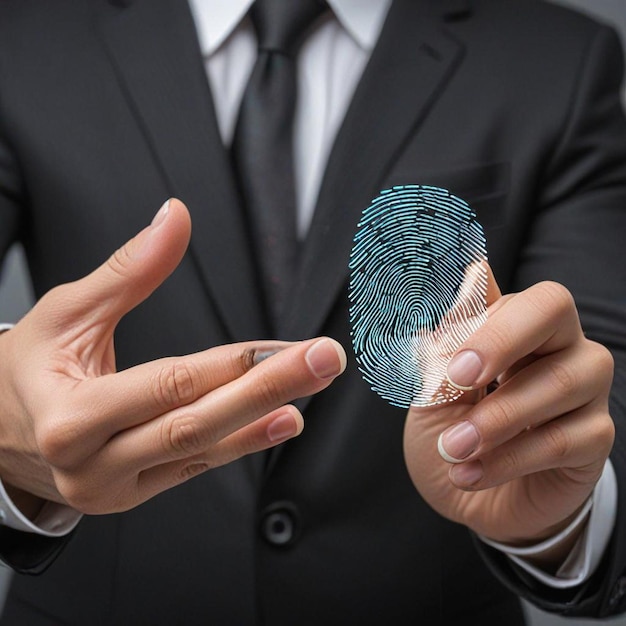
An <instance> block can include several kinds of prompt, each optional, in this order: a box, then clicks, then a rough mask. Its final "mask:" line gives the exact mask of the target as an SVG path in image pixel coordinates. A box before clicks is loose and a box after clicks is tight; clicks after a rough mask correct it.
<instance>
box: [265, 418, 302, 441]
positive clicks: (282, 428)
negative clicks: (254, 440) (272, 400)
mask: <svg viewBox="0 0 626 626" xmlns="http://www.w3.org/2000/svg"><path fill="white" fill-rule="evenodd" d="M297 432H298V428H297V426H296V421H295V420H294V419H293V415H291V414H290V413H283V414H282V415H279V416H278V417H277V418H276V419H275V420H274V421H273V422H272V423H271V424H270V425H269V426H268V427H267V438H268V439H269V440H270V441H271V442H276V441H280V440H281V439H290V438H291V437H293V436H294V435H295V434H296V433H297Z"/></svg>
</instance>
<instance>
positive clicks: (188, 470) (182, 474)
mask: <svg viewBox="0 0 626 626" xmlns="http://www.w3.org/2000/svg"><path fill="white" fill-rule="evenodd" d="M209 469H211V466H210V465H209V463H206V462H204V461H203V462H195V463H190V464H188V465H184V466H183V467H182V468H181V469H180V470H179V471H178V472H177V473H176V476H175V477H174V481H175V482H176V483H184V482H186V481H187V480H189V479H190V478H193V477H194V476H198V475H199V474H202V473H204V472H206V471H208V470H209Z"/></svg>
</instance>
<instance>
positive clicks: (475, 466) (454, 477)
mask: <svg viewBox="0 0 626 626" xmlns="http://www.w3.org/2000/svg"><path fill="white" fill-rule="evenodd" d="M482 477H483V464H482V463H481V462H480V461H471V462H470V463H463V465H455V466H454V467H452V468H450V480H451V481H452V482H453V483H454V484H455V485H456V486H457V487H471V486H472V485H475V484H476V483H477V482H478V481H479V480H480V479H481V478H482Z"/></svg>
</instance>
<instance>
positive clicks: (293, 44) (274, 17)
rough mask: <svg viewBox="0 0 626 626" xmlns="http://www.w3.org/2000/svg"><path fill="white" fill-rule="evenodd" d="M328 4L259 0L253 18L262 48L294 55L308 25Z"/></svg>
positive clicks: (314, 0) (321, 0) (318, 0)
mask: <svg viewBox="0 0 626 626" xmlns="http://www.w3.org/2000/svg"><path fill="white" fill-rule="evenodd" d="M327 8H328V5H327V4H326V2H325V1H324V0H256V1H255V2H254V4H253V5H252V7H251V9H250V18H251V19H252V23H253V24H254V28H255V30H256V33H257V37H258V40H259V50H263V51H266V52H280V53H281V54H284V55H286V56H295V54H296V52H297V51H298V48H299V46H300V44H301V43H302V40H303V39H304V35H305V33H306V31H307V29H308V28H309V26H311V25H312V24H313V22H314V20H315V19H316V18H317V17H319V16H320V15H321V14H322V13H323V12H324V11H325V10H326V9H327Z"/></svg>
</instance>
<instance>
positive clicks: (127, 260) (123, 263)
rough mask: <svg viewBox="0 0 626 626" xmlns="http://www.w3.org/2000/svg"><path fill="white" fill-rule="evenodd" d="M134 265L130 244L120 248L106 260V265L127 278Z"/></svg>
mask: <svg viewBox="0 0 626 626" xmlns="http://www.w3.org/2000/svg"><path fill="white" fill-rule="evenodd" d="M131 265H132V257H131V252H130V249H129V246H128V244H125V245H123V246H122V247H121V248H118V249H117V250H116V251H115V252H114V253H113V254H112V255H111V256H110V257H109V258H108V259H107V261H106V267H107V268H108V269H109V270H110V271H111V272H113V273H114V274H117V275H118V276H120V277H122V278H126V277H127V276H128V273H129V268H130V267H131Z"/></svg>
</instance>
